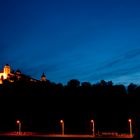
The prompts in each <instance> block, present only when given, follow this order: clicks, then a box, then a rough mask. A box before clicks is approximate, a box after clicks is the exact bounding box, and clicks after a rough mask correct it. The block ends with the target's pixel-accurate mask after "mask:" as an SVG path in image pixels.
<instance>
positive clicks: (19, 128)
mask: <svg viewBox="0 0 140 140" xmlns="http://www.w3.org/2000/svg"><path fill="white" fill-rule="evenodd" d="M16 123H17V124H18V134H19V135H20V134H21V122H20V121H19V120H17V122H16Z"/></svg>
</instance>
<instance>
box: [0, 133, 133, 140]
mask: <svg viewBox="0 0 140 140" xmlns="http://www.w3.org/2000/svg"><path fill="white" fill-rule="evenodd" d="M99 138H106V139H108V138H109V139H116V138H119V139H120V138H122V139H124V138H125V139H133V138H132V137H130V135H127V134H124V135H116V136H112V135H102V136H92V135H75V134H69V135H67V134H65V135H61V134H50V135H49V134H47V135H45V134H36V133H27V134H26V133H25V134H13V133H4V134H0V140H3V139H7V140H11V139H12V140H31V139H33V140H38V139H39V140H40V139H42V140H85V139H90V140H91V139H99Z"/></svg>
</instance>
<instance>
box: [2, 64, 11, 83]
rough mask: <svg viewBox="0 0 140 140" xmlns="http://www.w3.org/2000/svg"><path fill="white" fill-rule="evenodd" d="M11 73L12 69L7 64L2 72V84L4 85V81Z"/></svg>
mask: <svg viewBox="0 0 140 140" xmlns="http://www.w3.org/2000/svg"><path fill="white" fill-rule="evenodd" d="M10 73H11V68H10V66H9V65H8V64H6V65H5V66H4V68H3V71H0V84H2V80H3V79H7V78H8V75H9V74H10Z"/></svg>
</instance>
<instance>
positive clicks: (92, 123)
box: [90, 120, 95, 136]
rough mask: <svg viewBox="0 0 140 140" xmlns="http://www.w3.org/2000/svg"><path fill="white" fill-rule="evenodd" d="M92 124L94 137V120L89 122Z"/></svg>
mask: <svg viewBox="0 0 140 140" xmlns="http://www.w3.org/2000/svg"><path fill="white" fill-rule="evenodd" d="M90 122H91V123H92V135H93V136H94V135H95V127H94V120H91V121H90Z"/></svg>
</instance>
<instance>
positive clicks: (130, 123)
mask: <svg viewBox="0 0 140 140" xmlns="http://www.w3.org/2000/svg"><path fill="white" fill-rule="evenodd" d="M128 122H129V129H130V136H131V137H132V120H131V119H128Z"/></svg>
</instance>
